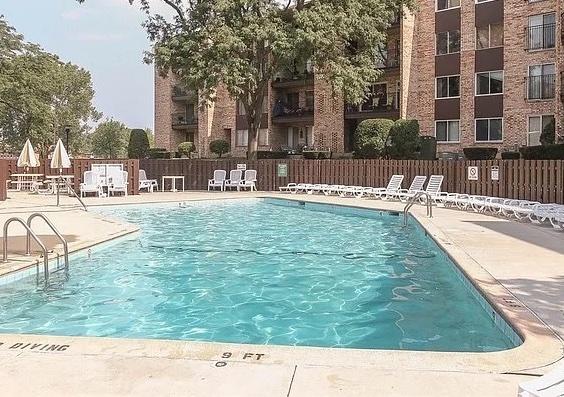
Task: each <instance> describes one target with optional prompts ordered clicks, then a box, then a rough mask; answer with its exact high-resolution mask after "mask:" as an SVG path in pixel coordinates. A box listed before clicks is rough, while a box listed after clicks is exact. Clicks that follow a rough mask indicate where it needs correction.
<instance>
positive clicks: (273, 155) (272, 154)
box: [257, 150, 288, 160]
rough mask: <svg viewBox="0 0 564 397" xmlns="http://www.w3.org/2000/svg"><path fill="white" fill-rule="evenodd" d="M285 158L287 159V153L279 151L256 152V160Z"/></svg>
mask: <svg viewBox="0 0 564 397" xmlns="http://www.w3.org/2000/svg"><path fill="white" fill-rule="evenodd" d="M287 157H288V152H285V151H283V150H279V151H270V150H258V151H257V160H266V159H285V158H287Z"/></svg>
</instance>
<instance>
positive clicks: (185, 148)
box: [178, 142, 196, 157]
mask: <svg viewBox="0 0 564 397" xmlns="http://www.w3.org/2000/svg"><path fill="white" fill-rule="evenodd" d="M195 150H196V146H194V142H182V143H181V144H179V145H178V155H179V156H180V157H182V156H186V157H190V153H192V152H193V151H195Z"/></svg>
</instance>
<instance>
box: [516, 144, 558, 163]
mask: <svg viewBox="0 0 564 397" xmlns="http://www.w3.org/2000/svg"><path fill="white" fill-rule="evenodd" d="M519 152H521V157H523V158H524V159H525V160H564V144H563V143H559V144H553V145H542V146H525V147H522V148H520V149H519Z"/></svg>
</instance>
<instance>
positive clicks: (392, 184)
mask: <svg viewBox="0 0 564 397" xmlns="http://www.w3.org/2000/svg"><path fill="white" fill-rule="evenodd" d="M404 178H405V177H404V176H403V175H392V177H391V178H390V180H389V181H388V185H387V186H386V187H371V188H367V189H366V190H365V191H364V192H363V194H367V195H372V196H373V197H375V198H382V196H387V195H390V194H396V193H397V192H398V191H399V190H400V188H401V184H402V182H403V179H404Z"/></svg>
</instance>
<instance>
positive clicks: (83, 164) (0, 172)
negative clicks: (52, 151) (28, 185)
mask: <svg viewBox="0 0 564 397" xmlns="http://www.w3.org/2000/svg"><path fill="white" fill-rule="evenodd" d="M17 162H18V161H17V159H7V160H0V178H2V179H0V180H1V181H6V180H7V179H10V175H11V174H23V173H24V172H25V171H26V170H25V169H24V168H23V167H18V166H17ZM92 164H123V170H124V171H127V173H128V175H127V177H128V179H129V185H128V194H139V160H135V159H133V160H130V159H117V160H106V159H72V160H71V168H66V169H63V174H65V175H74V179H73V183H74V186H73V188H74V190H75V191H76V192H78V191H79V187H80V184H81V182H82V178H83V177H84V171H89V170H90V166H91V165H92ZM4 172H5V174H4ZM27 173H28V174H43V175H58V174H59V170H58V169H55V168H51V167H50V165H49V160H47V161H45V160H42V161H40V166H39V167H34V168H28V170H27ZM3 185H4V187H3V188H4V190H5V188H6V184H5V183H3ZM0 197H2V190H0Z"/></svg>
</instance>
